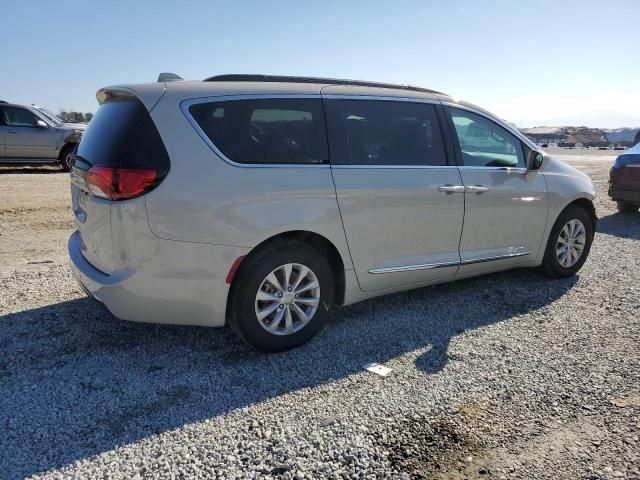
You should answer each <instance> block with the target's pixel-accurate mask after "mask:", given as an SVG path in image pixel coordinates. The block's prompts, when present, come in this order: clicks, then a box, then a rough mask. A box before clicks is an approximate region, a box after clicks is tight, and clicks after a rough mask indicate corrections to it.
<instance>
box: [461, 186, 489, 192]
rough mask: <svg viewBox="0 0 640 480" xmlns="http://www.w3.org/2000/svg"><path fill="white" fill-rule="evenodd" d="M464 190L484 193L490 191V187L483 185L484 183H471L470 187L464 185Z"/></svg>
mask: <svg viewBox="0 0 640 480" xmlns="http://www.w3.org/2000/svg"><path fill="white" fill-rule="evenodd" d="M464 191H465V192H470V193H484V192H488V191H489V187H483V186H482V185H469V186H468V187H464Z"/></svg>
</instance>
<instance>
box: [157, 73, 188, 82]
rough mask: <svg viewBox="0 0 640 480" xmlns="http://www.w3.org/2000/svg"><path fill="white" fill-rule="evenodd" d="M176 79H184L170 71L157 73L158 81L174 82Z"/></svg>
mask: <svg viewBox="0 0 640 480" xmlns="http://www.w3.org/2000/svg"><path fill="white" fill-rule="evenodd" d="M178 80H184V78H182V77H181V76H180V75H176V74H175V73H171V72H162V73H161V74H160V75H158V82H175V81H178Z"/></svg>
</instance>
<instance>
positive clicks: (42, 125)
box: [36, 120, 47, 128]
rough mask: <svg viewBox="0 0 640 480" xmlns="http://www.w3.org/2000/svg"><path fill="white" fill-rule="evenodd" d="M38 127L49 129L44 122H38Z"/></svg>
mask: <svg viewBox="0 0 640 480" xmlns="http://www.w3.org/2000/svg"><path fill="white" fill-rule="evenodd" d="M36 127H38V128H47V124H46V123H44V121H42V120H36Z"/></svg>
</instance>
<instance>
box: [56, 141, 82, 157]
mask: <svg viewBox="0 0 640 480" xmlns="http://www.w3.org/2000/svg"><path fill="white" fill-rule="evenodd" d="M76 145H78V143H77V142H65V143H64V144H63V145H62V146H61V147H60V151H59V152H58V160H59V161H61V162H62V161H64V158H62V155H63V154H64V153H65V152H66V151H67V150H68V149H69V148H71V149H74V148H76Z"/></svg>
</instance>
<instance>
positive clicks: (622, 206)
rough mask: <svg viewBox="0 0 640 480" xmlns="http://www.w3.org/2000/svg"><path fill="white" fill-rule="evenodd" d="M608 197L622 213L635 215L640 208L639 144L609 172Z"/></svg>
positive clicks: (619, 159)
mask: <svg viewBox="0 0 640 480" xmlns="http://www.w3.org/2000/svg"><path fill="white" fill-rule="evenodd" d="M609 196H610V197H611V198H612V199H613V200H615V202H616V203H617V204H618V211H620V212H622V213H635V212H637V211H638V208H640V143H639V144H637V145H636V146H635V147H632V148H630V149H629V150H627V151H625V152H624V153H623V154H622V155H620V156H619V157H618V158H617V159H616V163H614V164H613V167H612V168H611V171H610V172H609Z"/></svg>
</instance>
